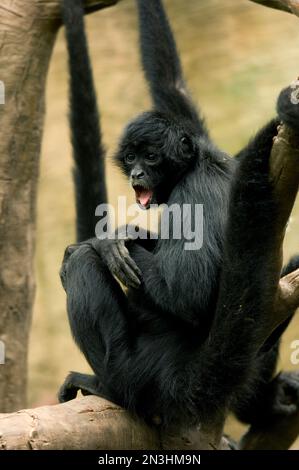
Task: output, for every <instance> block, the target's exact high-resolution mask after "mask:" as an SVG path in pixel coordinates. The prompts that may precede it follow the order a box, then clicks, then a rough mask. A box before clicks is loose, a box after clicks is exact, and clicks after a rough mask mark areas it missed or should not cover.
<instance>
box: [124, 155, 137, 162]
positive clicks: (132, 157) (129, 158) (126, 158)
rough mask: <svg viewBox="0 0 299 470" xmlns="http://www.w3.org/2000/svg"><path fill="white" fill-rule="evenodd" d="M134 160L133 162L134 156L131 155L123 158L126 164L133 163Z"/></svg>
mask: <svg viewBox="0 0 299 470" xmlns="http://www.w3.org/2000/svg"><path fill="white" fill-rule="evenodd" d="M134 160H135V155H134V154H133V153H128V155H126V156H125V162H126V163H133V162H134Z"/></svg>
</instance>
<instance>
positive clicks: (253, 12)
mask: <svg viewBox="0 0 299 470" xmlns="http://www.w3.org/2000/svg"><path fill="white" fill-rule="evenodd" d="M165 5H166V7H167V11H168V13H169V16H170V19H171V22H172V25H173V28H174V31H175V34H176V38H177V42H178V46H179V50H180V52H181V57H182V62H183V65H184V69H185V75H186V78H187V79H188V82H189V87H190V89H191V91H192V94H193V96H194V99H195V101H196V102H197V103H198V104H199V105H200V106H201V108H202V110H203V112H204V114H205V116H206V118H207V122H208V125H209V127H210V129H211V134H212V136H213V137H214V138H215V140H216V142H217V143H218V144H219V146H221V147H222V148H223V149H224V150H226V151H227V152H229V153H234V152H236V151H237V150H238V149H240V147H241V146H242V145H244V144H245V143H246V141H247V140H248V138H249V137H250V136H252V135H253V134H254V132H255V131H256V130H257V129H258V128H259V127H260V126H261V125H263V123H265V121H267V119H269V118H270V117H271V116H272V115H273V113H274V108H275V100H276V97H277V95H278V93H279V91H280V89H281V88H282V87H284V86H286V85H287V84H289V83H290V82H291V81H292V80H294V79H295V78H296V77H297V76H298V74H299V18H296V17H294V16H292V15H289V14H286V13H283V12H279V11H275V10H271V9H268V8H264V7H262V6H259V5H256V4H254V3H251V2H250V1H248V0H238V1H236V0H225V1H223V0H188V1H187V2H186V1H183V0H165ZM87 30H88V36H89V41H90V51H91V55H92V59H93V66H94V72H95V78H96V84H97V90H98V97H99V103H100V107H101V114H102V127H103V134H104V140H105V144H106V146H107V175H108V186H109V197H110V201H111V202H112V203H115V202H116V197H117V196H118V195H123V194H126V195H128V196H129V198H130V200H132V202H133V198H132V194H131V192H130V191H129V187H128V184H127V183H126V181H124V180H123V178H122V176H121V175H120V174H119V172H118V170H117V169H115V168H113V167H112V165H111V164H110V160H111V155H112V154H113V151H114V149H115V146H116V144H117V139H118V137H119V135H120V133H121V130H122V128H123V126H124V125H125V123H126V122H127V121H128V120H129V119H131V118H132V117H134V116H135V115H136V113H139V112H140V111H142V110H145V109H146V108H148V107H149V104H150V102H149V97H148V93H147V89H146V86H145V82H144V80H143V76H142V73H141V68H140V64H139V56H138V43H137V39H138V36H137V23H136V10H135V4H134V1H133V0H123V1H122V2H120V4H119V5H118V6H116V7H114V8H110V9H106V10H103V11H101V12H99V13H96V14H93V15H91V16H90V17H88V18H87ZM66 61H67V58H66V50H65V41H64V37H63V31H61V32H60V34H59V37H58V41H57V44H56V48H55V51H54V55H53V60H52V65H51V69H50V74H49V79H48V88H47V116H46V125H45V135H44V141H43V154H42V165H41V175H40V187H39V201H38V232H37V255H36V275H37V296H36V302H35V310H34V317H33V329H32V334H31V343H30V358H29V360H30V377H29V400H30V405H40V404H46V403H55V402H56V392H57V388H58V386H59V384H60V383H61V382H62V381H63V379H64V377H65V375H66V374H67V372H68V371H69V370H79V371H85V370H88V367H87V365H86V362H85V360H84V358H83V357H82V356H81V354H80V353H79V352H78V350H77V348H76V346H75V345H74V343H73V341H72V338H71V335H70V331H69V327H68V322H67V316H66V309H65V294H64V291H63V289H62V287H61V285H60V280H59V276H58V271H59V267H60V263H61V259H62V255H63V251H64V248H65V246H66V245H67V244H69V243H71V242H73V241H74V196H73V187H72V178H71V167H72V163H71V149H70V145H69V130H68V122H67V69H66ZM298 215H299V207H298V205H297V207H296V208H295V211H294V214H293V217H292V219H291V224H290V226H289V229H288V233H287V239H286V243H285V257H286V258H288V257H289V256H290V255H291V254H293V253H295V252H296V251H299V246H298V245H299V244H298V235H297V233H298V230H299V220H298ZM261 236H262V234H261ZM294 339H299V320H298V319H297V320H295V321H293V323H292V325H291V326H290V327H289V330H288V332H287V333H286V335H285V337H284V339H283V347H282V351H281V359H280V365H279V367H280V368H281V367H284V368H286V369H291V368H294V366H292V364H291V363H290V354H291V351H292V350H291V348H290V345H291V342H292V341H293V340H294ZM229 431H230V432H231V433H232V434H233V435H234V436H237V435H238V434H239V433H240V426H238V425H236V424H235V423H234V422H231V423H230V425H229Z"/></svg>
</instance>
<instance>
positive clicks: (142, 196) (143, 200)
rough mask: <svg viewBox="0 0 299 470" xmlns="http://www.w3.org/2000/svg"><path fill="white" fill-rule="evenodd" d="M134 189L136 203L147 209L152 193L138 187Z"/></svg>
mask: <svg viewBox="0 0 299 470" xmlns="http://www.w3.org/2000/svg"><path fill="white" fill-rule="evenodd" d="M134 189H135V194H136V200H137V202H139V204H140V205H141V206H143V207H147V206H148V205H149V204H150V202H151V199H152V197H153V191H151V190H150V189H143V188H138V187H137V188H134Z"/></svg>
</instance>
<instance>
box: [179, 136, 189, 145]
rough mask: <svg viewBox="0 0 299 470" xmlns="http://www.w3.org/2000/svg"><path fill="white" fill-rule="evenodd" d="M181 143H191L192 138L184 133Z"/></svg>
mask: <svg viewBox="0 0 299 470" xmlns="http://www.w3.org/2000/svg"><path fill="white" fill-rule="evenodd" d="M181 144H183V145H190V140H189V138H188V137H187V136H186V135H184V136H183V137H182V138H181Z"/></svg>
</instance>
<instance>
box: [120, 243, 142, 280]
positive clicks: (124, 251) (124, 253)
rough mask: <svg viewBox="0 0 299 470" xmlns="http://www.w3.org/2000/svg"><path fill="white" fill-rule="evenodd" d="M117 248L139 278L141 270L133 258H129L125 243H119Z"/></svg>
mask: <svg viewBox="0 0 299 470" xmlns="http://www.w3.org/2000/svg"><path fill="white" fill-rule="evenodd" d="M118 248H119V252H120V255H121V256H122V257H123V258H124V260H125V261H126V263H127V264H128V265H129V267H130V268H131V269H132V271H134V273H135V274H136V276H137V277H138V278H139V279H140V280H141V278H142V272H141V271H140V269H139V268H138V266H137V264H136V263H135V261H134V260H133V258H131V256H130V253H129V250H128V249H127V247H126V246H125V244H120V245H119V247H118Z"/></svg>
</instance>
